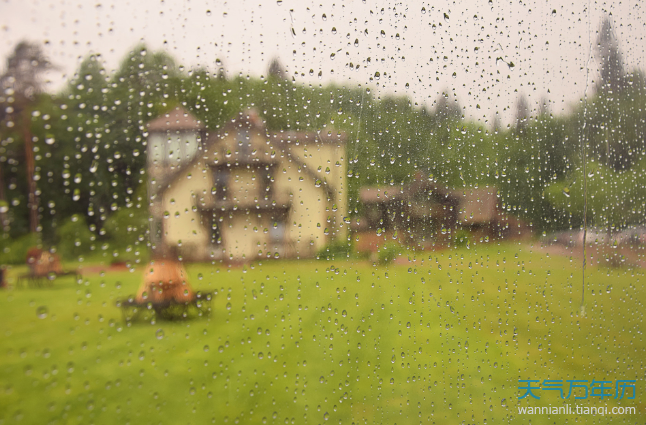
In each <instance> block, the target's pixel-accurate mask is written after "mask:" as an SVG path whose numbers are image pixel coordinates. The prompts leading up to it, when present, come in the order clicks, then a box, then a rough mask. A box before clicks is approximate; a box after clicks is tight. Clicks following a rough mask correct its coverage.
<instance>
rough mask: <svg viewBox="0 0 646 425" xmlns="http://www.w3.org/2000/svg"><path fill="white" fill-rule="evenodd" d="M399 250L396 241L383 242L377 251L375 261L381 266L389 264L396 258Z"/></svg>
mask: <svg viewBox="0 0 646 425" xmlns="http://www.w3.org/2000/svg"><path fill="white" fill-rule="evenodd" d="M401 252H402V247H401V245H399V244H398V243H394V242H391V243H387V244H384V245H383V246H382V247H381V248H380V249H379V251H378V253H377V254H378V255H377V258H378V259H377V262H378V263H379V265H382V266H385V265H387V264H390V263H392V262H393V261H395V259H397V257H398V256H399V254H400V253H401Z"/></svg>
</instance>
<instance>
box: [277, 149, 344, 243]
mask: <svg viewBox="0 0 646 425" xmlns="http://www.w3.org/2000/svg"><path fill="white" fill-rule="evenodd" d="M289 149H290V151H291V153H292V155H296V156H297V157H298V158H299V159H300V160H301V161H303V163H305V164H306V165H307V167H308V168H309V169H310V170H311V171H313V172H314V173H315V174H316V175H317V176H318V178H320V179H321V180H322V181H327V182H328V183H329V185H330V186H331V187H333V188H334V191H335V194H334V199H333V200H332V202H331V204H330V206H329V207H330V208H329V211H328V212H327V214H325V218H326V219H327V216H328V215H330V216H331V217H332V218H333V220H332V222H331V223H326V224H327V225H328V227H330V236H331V237H333V238H335V239H336V238H339V239H342V240H345V238H346V237H347V230H348V229H347V225H346V224H345V223H344V222H343V218H344V217H346V216H348V201H347V193H348V191H347V162H346V157H345V146H344V145H343V144H333V143H309V144H306V145H302V144H301V145H298V146H296V145H295V144H294V145H291V146H290V148H289ZM319 167H320V171H319ZM328 169H329V173H328ZM326 198H327V195H326ZM334 205H336V211H333V208H332V207H333V206H334Z"/></svg>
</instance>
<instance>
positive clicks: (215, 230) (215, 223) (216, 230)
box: [209, 213, 222, 245]
mask: <svg viewBox="0 0 646 425" xmlns="http://www.w3.org/2000/svg"><path fill="white" fill-rule="evenodd" d="M209 221H210V236H211V244H212V245H215V244H221V243H222V232H221V231H220V220H219V218H218V217H217V215H216V214H215V213H214V214H213V215H212V216H211V220H209Z"/></svg>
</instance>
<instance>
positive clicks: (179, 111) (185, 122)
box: [148, 106, 205, 131]
mask: <svg viewBox="0 0 646 425" xmlns="http://www.w3.org/2000/svg"><path fill="white" fill-rule="evenodd" d="M204 128H205V126H204V123H202V121H199V120H198V119H196V118H195V117H194V116H193V115H192V114H191V113H190V112H188V111H186V109H184V108H182V107H181V106H178V107H177V108H175V109H173V110H172V111H170V112H168V113H166V114H162V115H160V116H158V117H157V118H155V119H154V120H152V121H150V122H149V123H148V131H181V130H193V131H198V130H203V129H204Z"/></svg>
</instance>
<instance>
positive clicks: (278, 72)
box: [267, 58, 287, 80]
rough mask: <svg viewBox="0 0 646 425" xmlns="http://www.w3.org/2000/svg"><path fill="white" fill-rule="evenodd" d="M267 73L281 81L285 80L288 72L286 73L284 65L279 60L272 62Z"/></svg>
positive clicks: (275, 59)
mask: <svg viewBox="0 0 646 425" xmlns="http://www.w3.org/2000/svg"><path fill="white" fill-rule="evenodd" d="M267 72H268V73H269V76H270V77H275V78H277V79H279V80H284V79H285V78H286V76H287V72H286V71H285V68H283V64H281V63H280V60H278V58H274V59H272V60H271V63H270V64H269V69H268V70H267Z"/></svg>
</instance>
